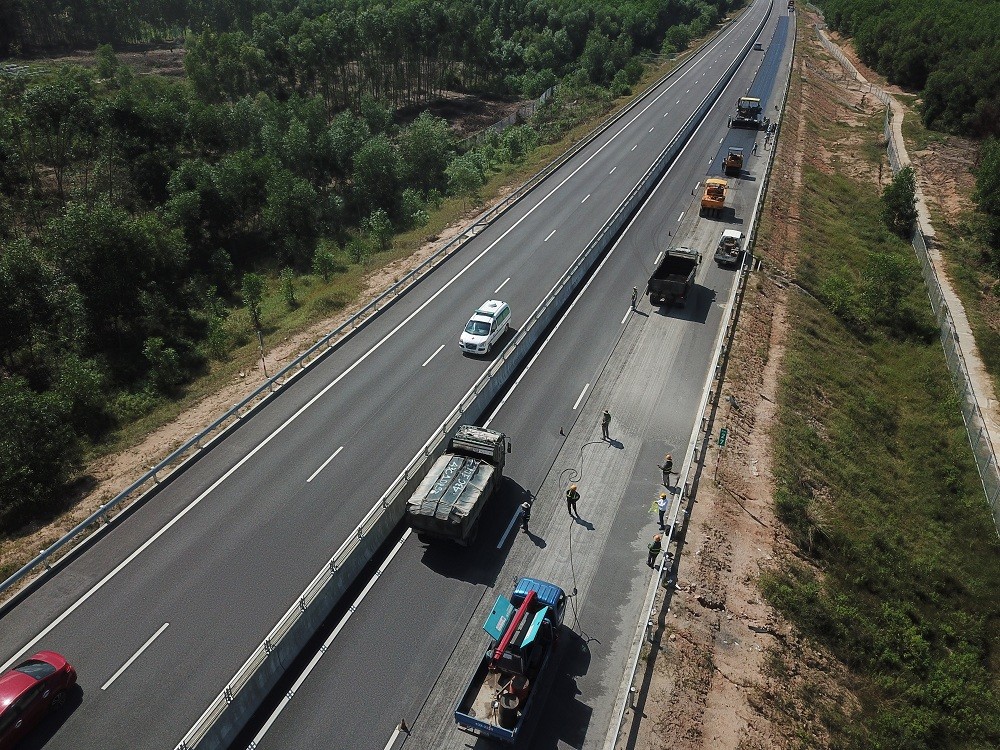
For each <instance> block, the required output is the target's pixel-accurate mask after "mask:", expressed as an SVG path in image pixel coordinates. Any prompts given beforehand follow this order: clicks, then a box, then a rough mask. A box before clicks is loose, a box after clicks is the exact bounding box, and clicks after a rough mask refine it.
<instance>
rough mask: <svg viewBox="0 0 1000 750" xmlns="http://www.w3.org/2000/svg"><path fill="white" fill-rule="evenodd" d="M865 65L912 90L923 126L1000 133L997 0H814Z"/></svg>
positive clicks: (978, 134) (976, 133)
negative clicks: (916, 95) (850, 40)
mask: <svg viewBox="0 0 1000 750" xmlns="http://www.w3.org/2000/svg"><path fill="white" fill-rule="evenodd" d="M817 5H819V6H820V8H822V10H823V13H824V16H825V17H826V22H827V23H828V24H829V25H830V27H831V28H833V29H836V30H837V31H840V32H843V33H845V34H848V35H850V36H852V37H853V41H854V44H855V47H856V48H857V51H858V54H859V55H860V57H861V59H862V61H864V63H865V64H866V65H868V66H870V67H872V68H874V69H875V70H877V71H878V72H879V73H881V74H882V75H884V76H886V77H887V78H888V79H889V81H891V82H892V83H896V84H899V85H900V86H902V87H904V88H907V89H912V90H916V91H919V92H920V93H921V98H922V100H923V103H922V105H921V106H922V109H923V119H924V124H925V125H926V126H927V127H929V128H932V129H935V130H945V131H951V132H956V133H961V134H963V135H971V136H973V137H977V138H985V137H988V136H991V135H992V136H998V135H1000V66H998V65H997V60H1000V3H997V2H995V0H933V1H932V0H895V1H894V2H891V3H887V2H883V1H882V0H818V2H817Z"/></svg>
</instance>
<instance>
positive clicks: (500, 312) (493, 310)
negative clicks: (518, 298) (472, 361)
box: [458, 299, 510, 354]
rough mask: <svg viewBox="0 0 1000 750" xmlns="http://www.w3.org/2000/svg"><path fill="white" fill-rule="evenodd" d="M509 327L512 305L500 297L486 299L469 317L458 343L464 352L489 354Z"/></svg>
mask: <svg viewBox="0 0 1000 750" xmlns="http://www.w3.org/2000/svg"><path fill="white" fill-rule="evenodd" d="M508 328H510V306H509V305H508V304H507V303H506V302H502V301H501V300H498V299H489V300H486V301H485V302H484V303H483V304H482V305H480V306H479V309H478V310H476V311H475V312H474V313H473V314H472V317H471V318H469V322H468V323H466V325H465V330H464V331H462V335H461V336H460V337H459V339H458V345H459V347H461V349H462V353H463V354H465V353H468V354H488V353H489V351H490V349H491V348H492V347H493V344H495V343H496V342H497V340H498V339H499V338H500V337H501V336H503V335H504V334H505V333H506V332H507V329H508Z"/></svg>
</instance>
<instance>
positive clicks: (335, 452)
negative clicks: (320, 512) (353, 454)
mask: <svg viewBox="0 0 1000 750" xmlns="http://www.w3.org/2000/svg"><path fill="white" fill-rule="evenodd" d="M441 346H444V344H441ZM342 450H344V446H340V447H339V448H337V450H335V451H334V452H333V455H332V456H330V457H329V458H328V459H326V461H324V462H323V464H322V466H320V467H319V468H318V469H316V471H314V472H313V473H312V476H311V477H309V478H308V479H307V480H306V484H309V483H310V482H311V481H312V480H314V479H315V478H316V475H317V474H319V473H320V472H321V471H323V469H325V468H326V465H327V464H328V463H330V462H331V461H332V460H333V459H335V458H336V457H337V454H338V453H340V452H341V451H342Z"/></svg>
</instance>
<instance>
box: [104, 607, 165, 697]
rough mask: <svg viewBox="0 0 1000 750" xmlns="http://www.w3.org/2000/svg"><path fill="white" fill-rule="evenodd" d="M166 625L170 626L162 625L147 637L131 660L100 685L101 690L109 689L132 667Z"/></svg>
mask: <svg viewBox="0 0 1000 750" xmlns="http://www.w3.org/2000/svg"><path fill="white" fill-rule="evenodd" d="M168 625H170V623H169V622H165V623H163V624H162V625H161V626H160V629H159V630H157V631H156V632H155V633H153V634H152V635H151V636H150V637H149V640H148V641H146V642H145V643H144V644H142V647H141V648H140V649H139V650H138V651H136V652H135V653H134V654H132V658H131V659H129V660H128V661H127V662H125V663H124V664H122V666H121V668H120V669H119V670H118V671H117V672H115V673H114V674H113V675H111V679H110V680H108V681H107V682H105V683H104V684H103V685H101V690H107V689H108V688H109V687H111V683H112V682H114V681H115V680H117V679H118V678H119V677H121V675H122V672H124V671H125V670H126V669H128V668H129V667H130V666H132V662H134V661H135V660H136V659H138V658H139V657H140V656H142V652H143V651H145V650H146V649H147V648H149V647H150V645H151V644H152V643H153V641H155V640H156V639H157V638H159V637H160V633H162V632H163V631H164V630H166V629H167V626H168Z"/></svg>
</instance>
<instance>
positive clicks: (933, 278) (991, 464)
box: [816, 26, 1000, 533]
mask: <svg viewBox="0 0 1000 750" xmlns="http://www.w3.org/2000/svg"><path fill="white" fill-rule="evenodd" d="M816 33H817V35H818V36H819V38H820V41H821V42H822V43H823V46H824V47H826V49H827V50H829V51H830V53H831V54H832V55H833V56H834V57H835V58H837V60H838V61H839V62H840V64H841V65H843V66H844V68H845V69H846V70H847V72H848V73H849V74H850V75H852V76H853V77H854V78H855V79H856V80H862V78H861V76H860V74H859V73H858V70H857V68H855V67H854V64H853V63H852V62H851V61H850V60H849V59H847V56H846V55H844V53H843V52H842V51H841V50H840V48H839V47H837V45H835V44H834V43H833V42H832V41H831V40H830V39H829V38H828V37H827V35H826V34H825V33H824V31H823V30H822V29H821V28H820V27H819V26H817V28H816ZM865 83H866V84H867V86H868V91H870V92H871V93H872V94H874V95H875V96H876V97H877V98H878V100H879V101H880V102H882V103H883V104H884V105H885V108H886V109H885V120H884V122H883V126H882V131H883V135H884V136H885V142H886V155H887V156H888V158H889V166H890V167H891V168H892V172H893V174H895V173H896V172H898V171H899V170H900V169H902V168H903V167H904V166H908V165H904V164H903V160H902V158H901V157H900V154H899V150H898V147H897V145H896V142H895V140H894V139H893V137H892V118H893V109H892V97H890V96H889V94H888V93H887V92H886V91H884V90H883V89H882V88H881V87H879V86H876V85H874V84H871V83H867V81H865ZM910 244H912V245H913V250H914V252H915V253H916V255H917V258H918V260H919V261H920V269H921V273H922V274H923V277H924V285H925V286H926V288H927V296H928V297H929V298H930V302H931V309H932V310H933V312H934V317H935V318H936V319H937V321H938V327H939V330H940V332H941V345H942V347H943V348H944V353H945V360H946V361H947V363H948V370H949V372H950V373H951V379H952V383H953V384H954V386H955V390H956V391H957V392H958V395H959V399H960V402H961V410H962V419H963V420H964V421H965V428H966V431H967V432H968V434H969V443H970V444H971V446H972V454H973V456H975V460H976V468H977V469H978V470H979V478H980V480H981V481H982V483H983V492H984V493H985V494H986V500H987V502H989V504H990V509H991V511H992V513H993V523H994V525H995V526H996V528H997V532H998V533H1000V466H998V465H997V457H996V453H995V451H994V449H993V442H992V440H991V439H990V434H989V428H988V426H987V422H986V419H985V418H984V417H983V412H982V409H980V408H979V401H978V400H977V398H976V392H975V390H974V389H973V386H972V380H971V379H970V378H969V368H968V365H967V364H966V362H965V356H964V355H963V354H962V349H961V346H960V345H959V338H958V331H957V329H956V328H955V322H954V320H953V319H952V316H951V310H950V309H949V307H948V303H947V301H946V299H945V296H944V290H943V289H942V288H941V282H940V280H939V278H938V273H937V269H936V268H935V266H934V261H933V260H932V259H931V257H930V253H929V251H928V247H929V240H928V238H927V236H926V235H925V234H924V233H923V231H922V230H921V228H920V223H919V221H918V222H917V223H916V224H915V226H914V228H913V234H912V236H911V237H910Z"/></svg>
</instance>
